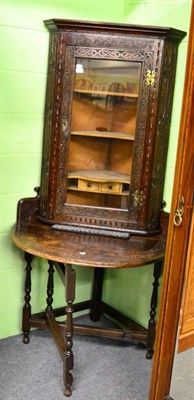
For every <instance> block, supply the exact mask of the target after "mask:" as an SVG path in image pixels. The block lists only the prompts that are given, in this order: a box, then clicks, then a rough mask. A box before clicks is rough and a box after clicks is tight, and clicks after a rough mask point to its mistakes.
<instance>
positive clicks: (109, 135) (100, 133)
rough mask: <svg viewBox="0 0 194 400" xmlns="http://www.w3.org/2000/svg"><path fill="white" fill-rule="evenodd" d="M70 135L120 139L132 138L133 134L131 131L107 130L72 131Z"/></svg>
mask: <svg viewBox="0 0 194 400" xmlns="http://www.w3.org/2000/svg"><path fill="white" fill-rule="evenodd" d="M71 135H75V136H88V137H102V138H109V139H122V140H132V141H133V140H134V138H135V135H134V134H131V133H122V132H108V131H72V132H71Z"/></svg>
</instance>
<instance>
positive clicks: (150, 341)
mask: <svg viewBox="0 0 194 400" xmlns="http://www.w3.org/2000/svg"><path fill="white" fill-rule="evenodd" d="M162 265H163V261H156V262H155V263H154V273H153V276H154V282H153V291H152V297H151V302H150V319H149V322H148V338H147V353H146V358H147V359H151V358H152V356H153V353H154V350H153V347H154V340H155V333H156V323H155V316H156V307H157V304H158V286H159V278H160V275H161V271H162Z"/></svg>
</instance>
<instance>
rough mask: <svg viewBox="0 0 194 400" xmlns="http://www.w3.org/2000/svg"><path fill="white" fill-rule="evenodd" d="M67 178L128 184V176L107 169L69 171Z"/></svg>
mask: <svg viewBox="0 0 194 400" xmlns="http://www.w3.org/2000/svg"><path fill="white" fill-rule="evenodd" d="M68 178H69V179H73V178H78V179H85V180H90V181H94V182H120V183H128V184H129V183H130V178H131V177H130V175H128V174H122V173H120V172H117V171H112V170H109V169H103V170H101V169H100V170H83V171H70V172H69V173H68Z"/></svg>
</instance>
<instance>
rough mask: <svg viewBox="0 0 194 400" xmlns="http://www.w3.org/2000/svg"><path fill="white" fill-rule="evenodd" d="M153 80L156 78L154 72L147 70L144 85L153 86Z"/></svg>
mask: <svg viewBox="0 0 194 400" xmlns="http://www.w3.org/2000/svg"><path fill="white" fill-rule="evenodd" d="M155 78H156V71H155V69H153V70H152V71H151V69H148V70H147V72H146V85H147V86H154V83H155Z"/></svg>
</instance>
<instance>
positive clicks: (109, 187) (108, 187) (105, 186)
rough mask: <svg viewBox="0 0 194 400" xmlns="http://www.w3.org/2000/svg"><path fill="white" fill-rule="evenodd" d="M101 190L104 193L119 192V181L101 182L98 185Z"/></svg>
mask: <svg viewBox="0 0 194 400" xmlns="http://www.w3.org/2000/svg"><path fill="white" fill-rule="evenodd" d="M100 190H101V192H106V193H111V192H113V193H120V191H121V183H118V182H106V183H101V187H100Z"/></svg>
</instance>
